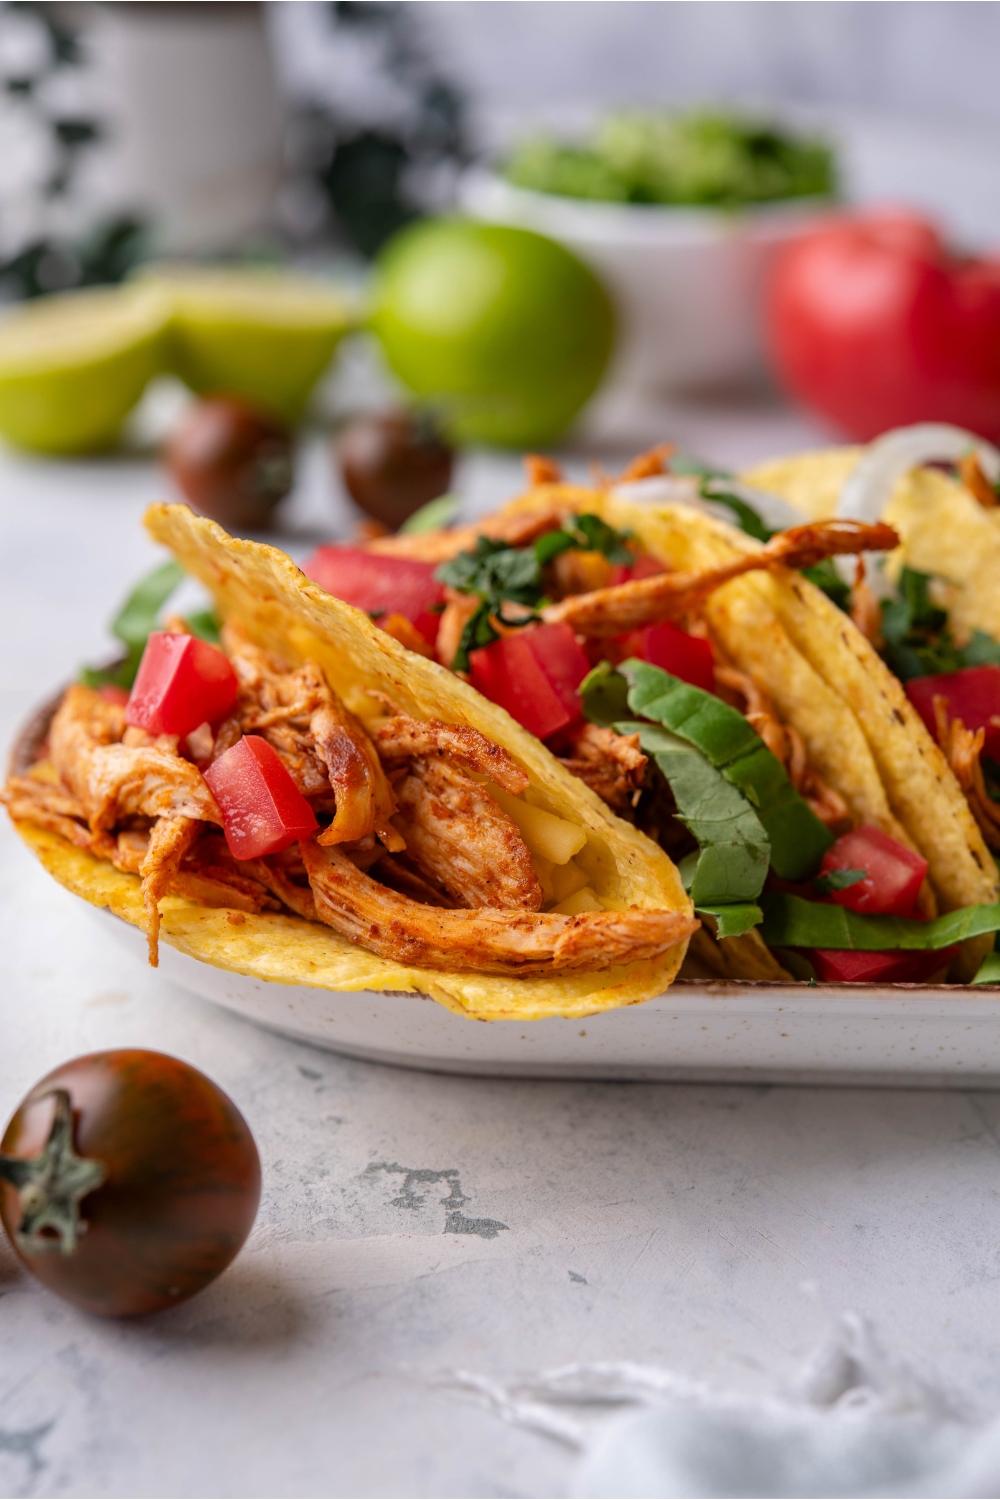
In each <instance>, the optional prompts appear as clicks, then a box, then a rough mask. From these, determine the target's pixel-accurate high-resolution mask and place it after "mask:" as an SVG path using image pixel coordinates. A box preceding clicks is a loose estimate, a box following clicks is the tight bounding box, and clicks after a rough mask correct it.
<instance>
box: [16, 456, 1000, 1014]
mask: <svg viewBox="0 0 1000 1500" xmlns="http://www.w3.org/2000/svg"><path fill="white" fill-rule="evenodd" d="M670 463H671V458H670V454H669V451H668V450H665V449H659V450H655V451H654V452H653V453H652V454H650V455H645V456H644V457H643V458H642V459H640V460H638V461H637V462H636V463H635V464H634V465H633V466H630V469H629V470H628V471H626V473H625V474H624V475H623V476H621V477H620V478H619V480H618V481H616V482H615V483H610V482H607V483H605V482H601V483H598V484H594V485H591V486H579V485H572V484H568V483H566V482H565V481H564V479H563V477H562V475H561V474H560V472H559V471H558V469H557V468H556V466H555V465H553V464H551V463H550V462H549V461H547V460H537V459H532V460H529V462H528V468H529V485H528V488H527V490H526V492H525V493H524V494H523V495H521V496H520V497H519V498H518V499H516V500H515V501H513V502H512V503H511V504H510V505H508V506H506V507H505V508H504V509H503V510H502V511H500V512H499V513H497V514H496V515H494V516H491V517H488V518H487V519H486V520H485V521H483V522H481V523H479V524H478V525H476V526H474V527H466V528H458V529H454V530H448V529H444V530H437V531H427V532H416V533H413V534H408V535H400V536H395V537H386V538H384V539H381V540H379V541H376V542H373V543H371V544H369V545H367V546H365V547H363V548H360V547H329V548H321V549H319V551H318V552H317V553H316V554H315V555H314V557H313V558H312V559H310V560H309V562H308V563H307V564H306V571H307V573H308V574H309V575H310V576H309V577H308V578H307V577H305V576H304V575H303V573H301V572H300V571H299V570H298V569H297V568H296V567H295V566H294V565H293V564H292V563H291V562H290V561H289V559H287V558H286V557H285V556H284V555H283V554H281V553H280V552H277V551H276V550H275V549H272V548H269V547H264V546H262V545H260V544H257V543H252V542H246V541H236V540H234V539H232V538H230V537H228V536H226V534H225V533H224V532H223V531H222V530H221V529H220V528H219V527H218V526H216V525H215V524H214V523H212V522H209V521H206V520H203V519H200V518H198V517H196V516H194V515H193V514H192V513H191V512H190V511H188V510H187V509H186V508H185V507H182V506H154V507H152V508H151V509H150V511H149V512H148V514H147V518H146V524H147V528H148V529H149V531H150V534H151V535H152V536H153V537H154V539H155V540H157V541H159V542H161V543H163V544H164V545H165V546H167V547H168V548H169V549H170V550H171V552H172V553H173V555H174V557H175V559H176V560H177V562H178V563H179V564H180V565H181V567H182V568H183V569H184V571H185V572H186V573H188V574H190V575H192V576H193V577H195V578H197V579H199V580H201V582H202V583H203V584H204V585H205V586H206V587H207V588H208V590H209V591H210V593H211V594H212V596H213V599H214V604H215V610H216V613H217V618H218V622H219V623H220V624H221V640H220V644H219V647H214V646H212V645H209V644H206V643H205V642H203V641H201V640H199V639H198V638H197V637H196V636H194V635H192V634H191V630H192V626H193V624H194V622H193V621H191V622H187V621H184V620H180V619H179V618H176V617H173V618H170V619H168V620H167V621H166V622H165V627H164V628H163V629H162V630H158V631H154V632H153V633H152V634H150V635H149V638H148V642H145V645H144V649H143V644H144V639H143V640H138V641H136V640H135V639H133V637H132V636H130V635H129V633H128V631H127V630H125V629H124V627H123V628H122V629H120V631H119V633H120V634H122V637H123V639H124V640H126V641H127V642H128V643H129V646H130V655H129V659H128V661H127V662H126V663H125V664H124V665H123V666H122V667H121V668H118V669H115V671H112V672H109V673H106V674H104V676H105V679H108V678H110V679H113V680H112V681H110V682H109V681H107V680H105V681H103V682H102V681H100V680H99V678H100V674H97V675H96V676H95V675H94V674H92V676H91V680H90V682H89V684H88V683H78V684H74V685H73V686H72V687H70V688H69V689H68V690H67V691H66V693H65V694H63V695H62V697H61V699H60V701H59V702H58V704H57V706H56V707H55V711H54V713H53V714H52V715H51V717H50V722H48V723H47V725H46V727H45V732H44V733H43V734H40V735H38V736H36V744H35V746H34V749H33V751H32V753H30V754H27V755H23V756H22V763H21V764H19V765H18V766H17V768H16V774H14V775H12V777H11V778H10V780H9V781H8V784H7V787H6V789H5V792H4V800H5V801H6V803H7V806H8V810H9V811H10V813H11V816H12V817H13V818H14V820H15V822H16V824H17V826H18V829H19V832H20V833H21V834H22V836H23V837H24V838H25V840H26V841H27V842H28V843H29V844H30V845H31V847H32V848H33V849H34V850H35V852H36V853H37V854H38V856H39V857H40V858H41V860H42V862H43V863H44V864H45V866H46V868H48V869H49V870H50V872H51V873H52V874H53V875H55V877H56V878H57V879H58V880H60V881H61V882H62V883H63V884H64V885H66V886H68V887H69V888H70V889H71V890H73V891H75V892H76V893H77V894H79V895H81V896H83V897H84V898H85V899H87V900H89V901H91V902H93V903H94V904H96V905H101V906H106V907H109V908H110V909H111V910H112V911H113V912H115V913H116V914H117V915H119V916H121V917H123V918H124V919H125V920H127V921H130V922H132V923H134V924H135V925H137V926H140V927H143V928H145V930H146V932H147V935H148V937H149V942H150V952H151V958H152V960H153V961H154V962H155V959H156V952H157V945H158V943H159V941H161V940H162V941H165V942H167V943H169V944H172V945H173V946H175V947H178V948H180V949H181V950H182V951H184V952H186V953H188V954H190V955H191V956H193V957H196V958H199V959H202V960H203V961H205V962H208V963H212V964H215V965H218V966H220V967H223V968H229V969H232V970H235V971H238V972H241V973H245V974H251V975H255V976H257V977H260V978H264V979H270V980H275V981H281V982H284V983H300V984H306V985H313V986H317V987H320V988H323V987H325V988H329V989H335V990H362V989H365V990H392V991H402V992H412V993H419V994H424V995H430V996H432V997H433V998H434V999H436V1000H438V1001H440V1002H441V1003H443V1004H445V1005H447V1006H449V1007H450V1008H452V1009H453V1010H456V1011H458V1012H460V1013H462V1014H465V1015H469V1016H473V1017H477V1018H482V1019H531V1018H534V1017H541V1016H546V1015H565V1016H578V1015H585V1014H590V1013H593V1012H595V1011H599V1010H604V1009H609V1008H613V1007H615V1006H619V1005H624V1004H630V1003H636V1002H639V1001H642V1000H644V999H647V998H649V997H650V996H652V995H654V994H657V993H660V992H662V991H663V990H664V989H665V988H666V987H667V986H668V985H669V984H670V983H671V982H672V981H673V980H674V979H675V978H676V977H677V976H678V974H680V976H681V977H682V978H684V977H690V978H701V979H704V978H705V977H711V978H717V979H726V980H731V981H738V982H748V981H770V982H788V981H790V980H792V979H799V980H801V979H802V978H809V979H810V980H812V981H814V982H817V983H818V984H819V985H820V986H822V984H824V983H829V982H875V981H879V982H883V983H891V982H899V983H907V982H909V983H927V982H944V981H946V980H947V981H949V982H965V981H968V980H970V979H972V978H974V977H976V976H977V975H978V976H979V977H980V978H982V977H983V966H984V964H986V963H988V962H989V959H988V957H987V955H989V953H990V950H991V949H992V946H993V941H994V933H995V932H996V930H997V929H998V928H1000V905H998V903H997V894H998V880H997V867H996V864H995V863H994V861H993V858H992V856H991V854H990V850H989V848H988V847H987V842H986V840H985V839H984V835H983V826H981V825H984V826H987V831H988V817H987V816H986V815H985V814H984V813H983V809H982V807H981V806H980V802H979V801H977V798H978V799H980V801H981V798H982V797H983V796H987V797H988V789H987V788H985V787H984V785H983V782H982V770H981V767H980V764H979V760H978V751H977V750H976V748H975V746H973V749H972V750H971V751H970V749H969V744H968V742H967V738H966V739H965V740H963V739H961V736H960V734H959V731H960V730H961V729H962V727H963V726H962V725H961V723H960V721H957V720H956V719H955V718H954V716H952V717H951V718H949V717H948V715H947V711H946V710H941V709H940V707H939V706H938V707H937V708H936V710H935V711H936V712H937V713H938V717H939V718H940V717H941V715H942V713H944V718H945V724H944V728H943V730H942V733H941V735H938V734H936V733H932V732H931V731H930V730H929V729H928V726H927V722H926V717H925V716H922V712H921V709H920V706H919V704H917V705H915V703H914V701H912V699H913V693H912V691H910V692H909V693H908V690H907V688H906V686H904V683H903V682H902V681H901V680H900V677H899V676H898V675H896V673H895V672H894V671H893V670H891V669H890V665H888V664H887V662H886V660H885V659H883V657H884V640H883V639H882V638H881V637H880V633H879V630H878V629H877V628H876V627H877V625H878V623H879V622H880V621H881V619H882V618H883V615H884V616H885V618H886V619H888V618H889V616H888V614H885V612H884V610H883V608H882V607H881V606H880V605H879V604H878V602H877V601H876V600H875V598H874V596H873V595H872V594H871V590H870V589H869V587H868V585H867V584H866V582H865V579H864V569H865V567H866V566H868V567H869V568H870V567H871V564H872V561H873V559H874V558H875V557H878V556H888V557H889V558H890V559H892V558H893V557H895V556H896V554H897V553H898V545H899V535H898V533H897V532H896V531H895V530H894V529H893V528H892V527H891V526H889V525H888V524H886V523H885V522H882V521H872V522H859V521H855V520H843V521H842V520H836V519H822V518H821V519H819V520H810V521H805V522H804V524H803V525H801V526H793V527H791V528H787V529H785V530H784V531H782V532H779V533H777V534H775V535H769V533H768V530H767V528H766V527H764V526H763V524H762V523H761V521H760V518H759V517H757V516H755V515H754V513H753V512H752V509H751V508H749V507H748V505H747V503H746V501H745V500H741V499H740V498H739V496H738V495H737V494H735V493H734V494H733V495H732V496H730V497H728V499H724V500H723V512H722V513H723V514H727V515H728V514H731V515H733V517H734V518H735V520H736V521H737V522H738V523H739V524H730V523H729V522H728V521H725V520H722V519H720V515H719V514H718V511H719V496H718V491H717V490H715V491H714V493H713V498H712V499H711V501H710V502H709V503H706V501H705V494H706V490H705V485H704V484H703V482H702V479H701V478H699V477H698V476H692V475H691V474H681V473H671V472H670ZM678 467H679V466H678ZM757 482H758V483H759V482H760V481H759V479H758V481H757ZM644 486H645V488H644ZM733 489H734V491H735V490H737V489H739V486H738V485H734V486H733ZM664 492H666V498H664ZM726 506H728V509H726ZM712 512H714V513H712ZM861 556H864V557H865V558H866V559H867V562H862V563H860V565H857V564H856V563H855V558H856V557H861ZM834 558H836V559H839V565H840V566H843V565H844V562H845V560H847V562H848V563H849V565H850V567H852V568H854V567H857V572H856V576H855V581H854V584H853V587H852V586H849V585H848V584H846V583H844V582H843V580H842V578H841V575H840V574H838V573H837V572H836V569H835V567H834V564H833V562H832V561H831V560H832V559H834ZM897 561H898V559H897ZM139 592H140V594H141V592H142V591H139ZM148 595H149V588H148V586H147V587H146V594H145V595H143V596H142V597H148ZM841 606H843V607H841ZM130 611H131V613H130ZM124 614H125V617H126V618H127V619H128V620H131V621H132V623H133V625H134V620H135V614H136V606H135V601H134V600H133V601H131V602H130V605H129V608H128V609H126V611H125V612H124ZM880 651H882V652H883V654H880ZM206 653H209V654H206ZM136 667H138V675H137V676H136V677H135V682H134V685H132V687H131V691H130V692H126V691H125V690H124V686H123V681H124V679H123V678H122V676H121V673H122V672H123V671H127V674H128V675H129V676H131V675H133V674H134V673H135V670H136ZM116 672H117V674H118V675H117V679H116ZM998 674H1000V668H998ZM115 681H117V684H118V685H117V687H116V685H115ZM178 705H180V707H178ZM185 715H186V718H185ZM189 721H190V722H189ZM956 722H957V723H958V728H957V729H956ZM932 727H933V726H932ZM998 728H1000V724H998ZM939 740H940V743H939V742H938V741H939ZM956 746H957V749H956ZM981 748H982V742H981V741H980V743H979V749H981ZM959 751H961V754H959ZM961 755H964V756H965V759H964V761H962V759H961ZM963 767H964V770H963ZM956 772H957V773H958V774H956ZM977 776H978V778H979V779H978V780H977ZM984 820H985V821H984ZM997 822H998V823H1000V819H997ZM682 964H683V968H682Z"/></svg>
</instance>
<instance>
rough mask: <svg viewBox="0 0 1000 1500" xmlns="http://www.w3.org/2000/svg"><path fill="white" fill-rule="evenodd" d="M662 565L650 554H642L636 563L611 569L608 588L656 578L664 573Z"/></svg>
mask: <svg viewBox="0 0 1000 1500" xmlns="http://www.w3.org/2000/svg"><path fill="white" fill-rule="evenodd" d="M663 571H664V567H663V564H662V563H659V562H657V561H656V558H655V557H651V556H650V554H649V553H648V552H640V553H639V555H638V557H637V558H636V560H635V562H634V563H615V565H614V567H613V568H612V569H611V577H610V579H609V580H608V587H609V588H614V587H616V585H617V584H619V583H631V582H632V581H633V579H635V578H655V577H656V575H657V573H662V572H663Z"/></svg>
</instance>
